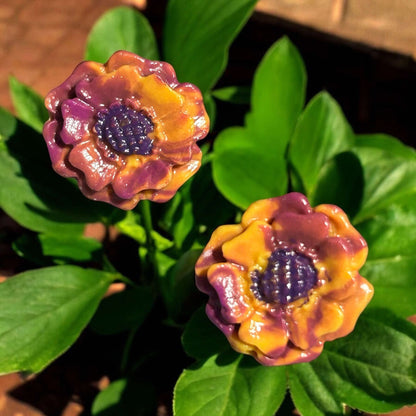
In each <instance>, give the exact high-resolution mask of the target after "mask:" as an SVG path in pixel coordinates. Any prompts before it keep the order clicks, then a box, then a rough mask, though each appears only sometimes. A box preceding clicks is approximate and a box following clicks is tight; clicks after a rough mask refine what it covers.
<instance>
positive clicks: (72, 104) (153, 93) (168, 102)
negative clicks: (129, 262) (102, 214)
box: [43, 51, 209, 209]
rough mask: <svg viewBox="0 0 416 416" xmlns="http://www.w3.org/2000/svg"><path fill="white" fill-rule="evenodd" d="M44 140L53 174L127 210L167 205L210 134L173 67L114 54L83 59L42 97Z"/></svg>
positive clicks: (197, 99)
mask: <svg viewBox="0 0 416 416" xmlns="http://www.w3.org/2000/svg"><path fill="white" fill-rule="evenodd" d="M45 105H46V107H47V109H48V111H49V120H48V121H47V122H46V124H45V126H44V130H43V134H44V137H45V140H46V143H47V146H48V150H49V154H50V157H51V160H52V165H53V168H54V170H55V171H56V172H57V173H59V174H60V175H62V176H65V177H74V178H76V179H77V181H78V184H79V187H80V189H81V191H82V192H83V193H84V195H85V196H87V197H88V198H91V199H94V200H99V201H105V202H109V203H110V204H113V205H115V206H117V207H120V208H123V209H132V208H134V207H135V206H136V204H137V203H138V202H139V201H140V200H141V199H150V200H152V201H156V202H165V201H167V200H169V199H170V198H172V197H173V195H174V194H175V192H176V191H177V189H178V188H179V187H180V186H181V185H182V184H183V183H184V182H185V181H186V180H187V179H188V178H189V177H191V176H192V175H193V174H194V173H195V172H196V171H197V170H198V168H199V166H200V163H201V151H200V149H199V147H198V146H197V145H196V141H198V140H200V139H202V138H204V137H205V136H206V135H207V133H208V129H209V120H208V116H207V114H206V111H205V108H204V105H203V100H202V96H201V93H200V91H199V90H198V89H197V88H196V87H195V86H194V85H192V84H189V83H182V84H181V83H179V82H178V80H177V79H176V75H175V71H174V70H173V68H172V66H171V65H169V64H168V63H165V62H159V61H149V60H147V59H144V58H141V57H140V56H137V55H135V54H133V53H130V52H126V51H118V52H116V53H115V54H113V55H112V56H111V57H110V59H109V60H108V62H107V63H106V64H104V65H102V64H99V63H96V62H91V61H86V62H83V63H81V64H79V65H78V66H77V67H76V69H75V70H74V72H73V73H72V75H71V76H70V77H69V78H68V79H67V80H66V81H65V82H64V83H63V84H62V85H60V86H58V87H57V88H55V89H53V90H52V91H51V92H50V93H49V94H48V95H47V97H46V100H45Z"/></svg>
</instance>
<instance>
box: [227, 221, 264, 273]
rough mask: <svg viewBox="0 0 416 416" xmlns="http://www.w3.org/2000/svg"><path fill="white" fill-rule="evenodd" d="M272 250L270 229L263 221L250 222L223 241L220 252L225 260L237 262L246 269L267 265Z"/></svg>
mask: <svg viewBox="0 0 416 416" xmlns="http://www.w3.org/2000/svg"><path fill="white" fill-rule="evenodd" d="M271 251H272V230H271V227H270V225H269V224H267V222H264V221H255V222H253V223H251V224H250V225H249V226H248V228H246V229H245V230H244V231H243V232H242V233H241V234H239V235H238V236H236V237H235V238H233V239H232V240H229V241H227V242H225V243H224V244H223V246H222V253H223V255H224V257H225V258H226V259H227V261H229V262H231V263H236V264H239V265H241V266H243V267H245V268H246V269H247V270H248V269H250V268H252V267H254V266H256V265H257V266H259V267H261V268H264V267H266V266H267V260H268V258H269V257H270V254H271Z"/></svg>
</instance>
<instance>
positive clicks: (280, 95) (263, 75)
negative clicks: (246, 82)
mask: <svg viewBox="0 0 416 416" xmlns="http://www.w3.org/2000/svg"><path fill="white" fill-rule="evenodd" d="M305 91H306V70H305V66H304V63H303V60H302V57H301V56H300V54H299V52H298V50H297V49H296V47H295V46H294V45H293V44H292V43H291V42H290V40H289V39H288V38H286V37H284V38H282V39H280V40H278V41H277V42H275V43H274V44H273V45H272V46H271V47H270V48H269V50H268V51H267V52H266V54H265V55H264V57H263V59H262V61H261V62H260V65H259V66H258V68H257V70H256V73H255V75H254V80H253V87H252V92H251V107H252V109H251V113H249V115H248V117H247V121H246V124H247V127H248V129H249V131H250V136H254V137H255V141H256V142H258V144H257V146H258V147H259V148H260V149H262V151H263V152H264V153H267V152H272V153H273V154H275V155H279V156H280V157H281V158H282V157H283V156H284V155H285V152H286V147H287V144H288V142H289V140H290V138H291V136H292V134H293V131H294V128H295V125H296V122H297V119H298V117H299V115H300V113H301V111H302V108H303V106H304V103H305ZM253 140H254V139H253ZM266 149H267V150H266Z"/></svg>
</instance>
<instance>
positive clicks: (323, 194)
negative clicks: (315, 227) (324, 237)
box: [292, 152, 364, 218]
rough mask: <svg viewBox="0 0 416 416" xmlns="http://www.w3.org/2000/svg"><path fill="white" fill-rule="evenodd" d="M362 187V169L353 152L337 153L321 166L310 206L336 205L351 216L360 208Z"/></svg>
mask: <svg viewBox="0 0 416 416" xmlns="http://www.w3.org/2000/svg"><path fill="white" fill-rule="evenodd" d="M292 185H293V182H292ZM363 188H364V176H363V169H362V166H361V163H360V161H359V159H358V158H357V156H356V155H355V154H354V153H353V152H344V153H339V154H337V155H336V156H335V157H334V158H333V159H331V160H329V161H328V162H327V163H326V164H325V165H324V166H322V169H321V170H320V172H319V176H318V179H317V182H316V188H315V189H314V192H313V195H312V197H310V198H309V202H310V203H311V205H312V206H316V205H319V204H327V203H331V204H335V205H338V206H339V207H341V208H342V209H343V210H344V211H345V212H346V213H347V214H348V216H349V217H350V218H353V217H354V215H356V214H357V212H358V210H359V209H360V205H361V199H362V196H363ZM295 189H296V188H295ZM302 189H303V188H302ZM296 190H297V191H300V190H299V189H296ZM300 192H301V191H300Z"/></svg>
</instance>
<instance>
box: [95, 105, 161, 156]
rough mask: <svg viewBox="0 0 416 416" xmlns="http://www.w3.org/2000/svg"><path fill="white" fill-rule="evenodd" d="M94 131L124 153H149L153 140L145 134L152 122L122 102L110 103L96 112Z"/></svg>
mask: <svg viewBox="0 0 416 416" xmlns="http://www.w3.org/2000/svg"><path fill="white" fill-rule="evenodd" d="M95 131H96V132H97V135H98V137H99V138H100V139H101V140H104V141H105V142H107V143H108V144H109V145H110V146H111V147H112V148H113V149H114V150H115V151H117V152H119V153H123V154H125V155H133V154H134V155H150V154H151V153H152V148H153V140H152V139H149V137H148V136H147V135H148V134H149V133H151V132H152V131H153V123H152V121H151V120H150V118H149V117H147V116H145V115H144V114H143V113H141V112H139V111H136V110H133V109H132V108H129V107H126V106H125V105H123V104H119V103H115V104H111V105H110V106H109V107H108V108H106V109H105V110H102V111H100V112H99V113H98V114H97V123H96V124H95Z"/></svg>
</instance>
